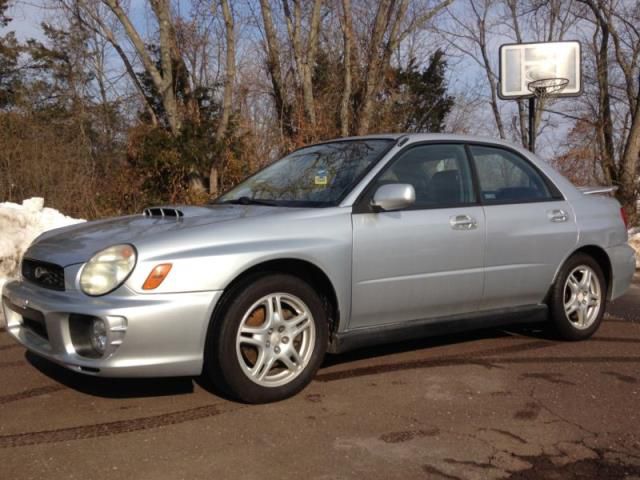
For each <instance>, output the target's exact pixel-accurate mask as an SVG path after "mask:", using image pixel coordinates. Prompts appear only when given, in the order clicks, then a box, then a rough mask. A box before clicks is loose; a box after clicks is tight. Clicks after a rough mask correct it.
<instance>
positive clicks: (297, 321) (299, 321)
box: [290, 314, 311, 340]
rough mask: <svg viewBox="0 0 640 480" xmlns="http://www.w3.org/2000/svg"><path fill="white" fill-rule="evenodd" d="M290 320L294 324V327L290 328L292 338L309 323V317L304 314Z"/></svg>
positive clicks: (307, 326)
mask: <svg viewBox="0 0 640 480" xmlns="http://www.w3.org/2000/svg"><path fill="white" fill-rule="evenodd" d="M290 322H291V323H292V324H293V325H295V326H294V328H293V329H292V330H291V339H292V340H293V339H294V338H296V337H297V336H298V335H300V334H301V333H302V332H304V331H305V330H306V329H307V328H309V326H310V325H311V319H310V318H309V317H308V316H307V315H306V314H305V315H300V316H298V317H296V318H294V319H293V320H290Z"/></svg>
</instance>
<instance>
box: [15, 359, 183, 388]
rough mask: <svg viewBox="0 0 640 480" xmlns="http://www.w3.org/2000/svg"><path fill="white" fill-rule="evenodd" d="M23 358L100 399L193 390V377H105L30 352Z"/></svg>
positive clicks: (40, 370)
mask: <svg viewBox="0 0 640 480" xmlns="http://www.w3.org/2000/svg"><path fill="white" fill-rule="evenodd" d="M25 359H26V360H27V362H29V363H30V364H31V365H32V366H33V367H34V368H35V369H37V370H38V371H39V372H40V373H42V374H43V375H46V376H47V377H49V378H51V379H52V380H54V381H56V382H58V383H60V384H62V385H64V386H65V387H68V388H71V389H73V390H77V391H79V392H81V393H84V394H87V395H92V396H95V397H103V398H133V397H140V398H143V397H163V396H169V395H184V394H189V393H193V391H194V384H193V379H191V378H189V377H177V378H106V377H93V376H90V375H83V374H81V373H76V372H73V371H71V370H68V369H66V368H64V367H61V366H60V365H56V364H55V363H53V362H50V361H49V360H47V359H45V358H42V357H39V356H37V355H35V354H33V353H31V352H26V353H25Z"/></svg>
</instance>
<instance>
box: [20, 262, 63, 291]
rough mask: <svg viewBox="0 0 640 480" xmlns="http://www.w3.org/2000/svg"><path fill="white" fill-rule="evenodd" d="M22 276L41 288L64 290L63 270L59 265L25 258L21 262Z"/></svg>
mask: <svg viewBox="0 0 640 480" xmlns="http://www.w3.org/2000/svg"><path fill="white" fill-rule="evenodd" d="M22 276H23V277H24V278H25V279H27V280H28V281H30V282H31V283H35V284H36V285H39V286H41V287H43V288H48V289H51V290H59V291H63V290H64V268H62V267H61V266H60V265H54V264H53V263H47V262H41V261H39V260H31V259H28V258H25V259H23V260H22Z"/></svg>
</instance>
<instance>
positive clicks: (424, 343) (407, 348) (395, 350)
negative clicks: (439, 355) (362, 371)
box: [320, 322, 558, 369]
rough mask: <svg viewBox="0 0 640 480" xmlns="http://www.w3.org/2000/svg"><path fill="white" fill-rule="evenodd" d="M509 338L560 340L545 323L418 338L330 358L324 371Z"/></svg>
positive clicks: (327, 357) (330, 356)
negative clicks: (434, 349) (454, 346)
mask: <svg viewBox="0 0 640 480" xmlns="http://www.w3.org/2000/svg"><path fill="white" fill-rule="evenodd" d="M505 337H513V338H516V337H528V338H534V339H538V340H548V341H557V340H558V337H557V336H556V335H555V334H554V332H553V329H550V328H548V327H547V325H545V324H544V323H540V322H536V323H531V324H527V323H518V324H514V325H507V326H503V327H500V328H487V329H481V330H473V331H468V332H461V333H451V334H445V335H438V336H433V337H424V338H417V339H415V340H405V341H402V342H397V343H389V344H383V345H376V346H372V347H363V348H359V349H357V350H353V351H350V352H346V353H341V354H335V355H327V356H326V358H325V360H324V362H323V363H322V366H321V367H320V368H321V369H322V368H328V367H331V366H334V365H341V364H346V363H349V362H354V361H356V360H365V359H368V358H378V357H385V356H388V355H395V354H399V353H406V352H411V351H416V350H424V349H428V348H435V347H441V346H446V345H455V344H461V343H468V342H475V341H479V340H488V339H495V338H505Z"/></svg>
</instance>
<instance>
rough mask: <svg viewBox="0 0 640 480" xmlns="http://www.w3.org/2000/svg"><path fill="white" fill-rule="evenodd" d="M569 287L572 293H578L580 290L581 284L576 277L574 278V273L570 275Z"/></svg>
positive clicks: (568, 279)
mask: <svg viewBox="0 0 640 480" xmlns="http://www.w3.org/2000/svg"><path fill="white" fill-rule="evenodd" d="M567 285H568V286H569V288H570V289H571V292H572V293H578V290H580V282H578V280H576V277H574V276H573V273H572V274H571V275H569V278H567Z"/></svg>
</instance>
